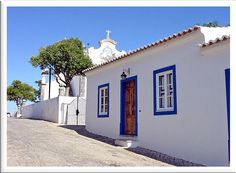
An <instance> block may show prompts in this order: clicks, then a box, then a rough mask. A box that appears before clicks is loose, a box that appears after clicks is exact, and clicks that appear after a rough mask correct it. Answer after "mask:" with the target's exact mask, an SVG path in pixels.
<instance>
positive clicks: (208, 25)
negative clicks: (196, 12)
mask: <svg viewBox="0 0 236 173" xmlns="http://www.w3.org/2000/svg"><path fill="white" fill-rule="evenodd" d="M195 25H199V26H206V27H219V26H220V25H219V24H218V22H217V21H213V22H206V23H203V24H200V23H196V24H195Z"/></svg>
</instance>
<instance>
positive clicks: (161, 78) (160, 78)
mask: <svg viewBox="0 0 236 173" xmlns="http://www.w3.org/2000/svg"><path fill="white" fill-rule="evenodd" d="M163 84H164V75H161V76H159V86H162V85H163Z"/></svg>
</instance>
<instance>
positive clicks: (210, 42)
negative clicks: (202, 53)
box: [199, 35, 230, 48]
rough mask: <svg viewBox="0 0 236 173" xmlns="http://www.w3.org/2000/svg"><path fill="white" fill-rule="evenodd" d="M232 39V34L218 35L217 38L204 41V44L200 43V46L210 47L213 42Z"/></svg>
mask: <svg viewBox="0 0 236 173" xmlns="http://www.w3.org/2000/svg"><path fill="white" fill-rule="evenodd" d="M229 39H230V36H228V35H223V36H222V37H220V38H219V37H218V38H216V39H215V40H210V41H209V42H207V43H202V44H199V46H200V47H202V48H204V47H208V46H211V45H213V44H216V43H219V42H222V41H225V40H229Z"/></svg>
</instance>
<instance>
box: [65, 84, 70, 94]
mask: <svg viewBox="0 0 236 173" xmlns="http://www.w3.org/2000/svg"><path fill="white" fill-rule="evenodd" d="M65 96H70V87H69V86H66V87H65Z"/></svg>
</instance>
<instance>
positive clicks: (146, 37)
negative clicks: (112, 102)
mask: <svg viewBox="0 0 236 173" xmlns="http://www.w3.org/2000/svg"><path fill="white" fill-rule="evenodd" d="M229 13H230V9H229V8H227V7H183V8H180V7H145V8H144V7H139V8H137V7H133V8H131V7H123V8H122V7H9V8H8V14H7V23H8V24H7V27H8V28H7V54H8V57H7V61H8V65H7V84H8V85H10V84H11V82H12V81H13V80H16V79H17V80H21V81H23V82H26V83H28V84H30V85H32V86H34V87H36V84H35V83H34V81H36V80H39V79H40V78H41V76H40V73H41V72H40V70H39V69H36V68H33V67H32V66H31V64H29V62H28V61H29V59H30V57H31V56H32V55H36V54H37V53H38V49H39V48H40V47H44V46H47V45H49V44H52V43H54V42H56V41H59V40H62V39H64V38H69V37H78V38H79V39H80V40H81V41H82V42H83V43H84V44H85V45H86V44H87V43H89V45H90V46H93V47H96V48H97V47H98V41H99V40H101V39H103V38H105V35H106V33H105V31H106V30H107V29H109V30H111V31H112V32H111V34H110V37H111V38H112V39H114V40H115V41H117V42H118V44H117V49H118V50H125V51H128V50H133V49H136V48H138V47H141V46H143V45H146V44H149V43H151V42H153V41H157V40H159V39H162V38H163V37H166V36H168V35H170V34H173V33H176V32H178V31H182V30H184V29H185V28H188V27H191V26H193V25H194V24H196V23H205V22H209V21H217V22H218V23H219V24H220V25H227V24H229V23H230V14H229ZM15 109H16V106H15V104H14V103H12V102H8V111H13V110H15Z"/></svg>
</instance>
